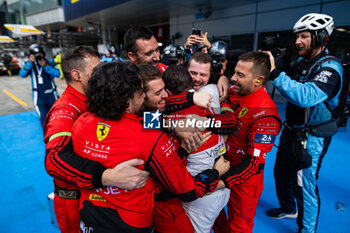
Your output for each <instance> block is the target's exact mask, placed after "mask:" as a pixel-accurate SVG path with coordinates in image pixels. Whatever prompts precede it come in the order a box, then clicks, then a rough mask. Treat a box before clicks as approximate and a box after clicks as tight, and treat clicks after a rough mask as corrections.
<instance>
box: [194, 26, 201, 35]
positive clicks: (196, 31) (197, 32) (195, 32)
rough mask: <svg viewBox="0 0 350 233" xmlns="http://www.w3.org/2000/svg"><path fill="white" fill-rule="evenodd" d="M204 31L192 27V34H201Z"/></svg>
mask: <svg viewBox="0 0 350 233" xmlns="http://www.w3.org/2000/svg"><path fill="white" fill-rule="evenodd" d="M201 34H202V32H201V30H199V29H196V28H192V35H197V36H201Z"/></svg>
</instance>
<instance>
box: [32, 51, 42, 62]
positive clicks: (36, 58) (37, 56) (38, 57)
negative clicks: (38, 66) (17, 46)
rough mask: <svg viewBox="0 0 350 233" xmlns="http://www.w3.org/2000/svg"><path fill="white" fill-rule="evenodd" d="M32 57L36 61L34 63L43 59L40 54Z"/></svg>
mask: <svg viewBox="0 0 350 233" xmlns="http://www.w3.org/2000/svg"><path fill="white" fill-rule="evenodd" d="M34 57H35V60H36V61H40V60H41V59H43V57H42V56H41V55H40V54H38V53H36V54H35V55H34Z"/></svg>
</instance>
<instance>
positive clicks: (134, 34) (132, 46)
mask: <svg viewBox="0 0 350 233" xmlns="http://www.w3.org/2000/svg"><path fill="white" fill-rule="evenodd" d="M152 36H153V32H152V31H151V30H150V29H149V28H147V27H144V26H140V25H137V26H133V27H131V28H129V29H128V30H127V31H126V33H125V35H124V47H125V50H126V52H127V53H128V52H132V53H133V54H136V53H137V51H138V47H137V45H136V40H138V39H143V40H150V39H151V38H152Z"/></svg>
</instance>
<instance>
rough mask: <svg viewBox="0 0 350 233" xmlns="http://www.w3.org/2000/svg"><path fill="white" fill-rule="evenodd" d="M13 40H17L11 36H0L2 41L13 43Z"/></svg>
mask: <svg viewBox="0 0 350 233" xmlns="http://www.w3.org/2000/svg"><path fill="white" fill-rule="evenodd" d="M11 42H15V41H14V40H13V39H12V38H11V37H8V36H0V43H11Z"/></svg>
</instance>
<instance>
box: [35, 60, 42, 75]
mask: <svg viewBox="0 0 350 233" xmlns="http://www.w3.org/2000/svg"><path fill="white" fill-rule="evenodd" d="M35 68H36V70H37V71H38V77H41V73H42V72H43V67H40V69H39V68H38V64H37V63H36V62H35Z"/></svg>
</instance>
